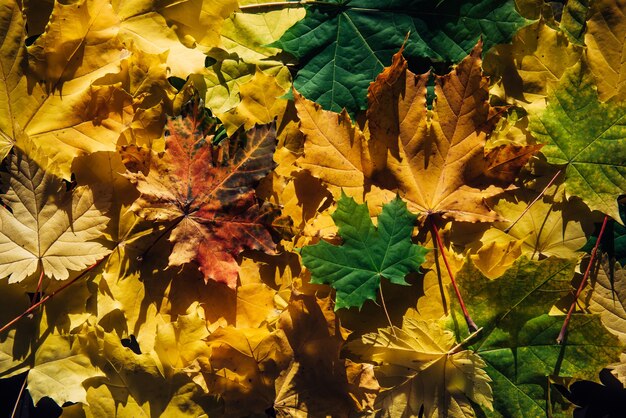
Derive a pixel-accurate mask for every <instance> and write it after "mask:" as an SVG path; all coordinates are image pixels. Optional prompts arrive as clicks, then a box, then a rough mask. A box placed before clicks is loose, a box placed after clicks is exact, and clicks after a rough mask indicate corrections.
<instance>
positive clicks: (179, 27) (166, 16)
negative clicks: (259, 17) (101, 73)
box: [114, 0, 237, 79]
mask: <svg viewBox="0 0 626 418" xmlns="http://www.w3.org/2000/svg"><path fill="white" fill-rule="evenodd" d="M114 3H115V4H114V10H115V12H116V13H117V15H118V17H119V19H120V38H121V39H122V41H123V42H125V43H128V42H131V41H132V42H134V43H136V44H137V46H138V47H139V48H141V49H143V50H144V51H146V52H148V53H152V54H160V53H163V52H165V51H168V55H167V66H168V67H169V69H170V71H171V73H170V75H173V76H176V77H180V78H183V79H184V78H186V77H187V76H188V75H189V74H193V73H197V72H200V71H202V69H203V68H204V64H205V59H206V55H205V52H207V51H208V50H209V49H211V48H212V47H217V46H218V44H219V33H220V28H221V25H222V24H223V22H224V19H225V18H227V17H228V16H229V15H230V14H231V13H232V12H233V11H234V10H235V8H236V7H237V2H236V1H235V0H201V1H191V0H183V1H176V0H166V1H155V0H146V1H134V0H119V1H116V2H114Z"/></svg>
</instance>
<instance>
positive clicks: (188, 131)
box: [126, 100, 276, 288]
mask: <svg viewBox="0 0 626 418" xmlns="http://www.w3.org/2000/svg"><path fill="white" fill-rule="evenodd" d="M167 127H168V132H169V133H168V135H167V137H166V150H165V153H164V154H163V156H162V157H157V156H154V157H153V158H152V159H151V162H150V172H149V173H148V175H144V174H143V173H142V172H138V173H131V172H128V173H127V174H126V176H127V178H129V179H130V180H131V181H132V182H133V183H135V184H136V185H137V188H138V190H139V191H140V192H141V196H140V197H139V198H138V199H137V200H136V201H135V202H134V203H133V206H132V209H133V210H134V211H135V212H136V213H137V214H139V215H140V216H141V217H143V218H145V219H147V220H158V221H169V222H172V224H171V227H170V228H171V231H172V232H171V234H170V236H169V240H170V241H171V242H173V243H174V248H173V249H172V253H171V255H170V257H169V265H170V266H178V265H182V264H184V263H187V262H189V261H191V260H196V261H197V262H198V264H199V265H200V267H199V268H200V270H201V271H202V272H203V274H204V278H205V281H208V280H209V279H212V280H215V281H218V282H222V283H226V284H228V286H230V287H232V288H234V287H235V286H236V283H237V271H238V267H237V262H236V260H235V257H237V255H238V254H239V253H240V252H241V251H243V250H244V249H255V250H263V251H266V252H273V251H274V248H275V244H274V242H273V241H272V237H271V235H270V227H271V221H272V219H273V218H274V217H275V216H276V210H275V209H274V208H273V207H272V206H271V205H269V204H268V203H262V204H259V203H257V201H256V198H255V192H254V189H253V187H254V186H255V185H256V183H257V182H258V181H259V180H260V179H261V178H263V177H264V176H265V175H266V174H267V173H269V171H270V170H271V169H272V164H273V163H272V152H273V151H274V147H275V142H276V139H275V130H274V128H273V126H259V127H256V128H253V129H252V130H250V131H248V132H247V134H246V137H245V138H242V139H240V138H239V136H234V137H232V138H230V139H228V140H224V141H223V142H222V143H221V144H220V145H213V144H212V143H211V140H212V135H210V134H209V132H210V131H211V130H212V129H213V130H214V129H215V126H214V124H213V123H212V122H211V121H210V119H209V118H208V115H207V113H206V111H205V110H204V108H203V107H202V106H201V104H200V103H199V101H198V100H192V101H190V102H189V103H188V105H187V106H186V107H185V109H183V111H182V114H181V116H178V117H176V118H170V119H169V121H168V125H167Z"/></svg>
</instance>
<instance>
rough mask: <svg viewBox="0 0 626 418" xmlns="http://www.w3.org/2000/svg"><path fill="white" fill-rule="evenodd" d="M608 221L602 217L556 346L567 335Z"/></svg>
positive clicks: (607, 217)
mask: <svg viewBox="0 0 626 418" xmlns="http://www.w3.org/2000/svg"><path fill="white" fill-rule="evenodd" d="M608 220H609V215H604V221H603V222H602V228H600V233H599V234H598V239H597V240H596V245H595V246H594V247H593V251H591V257H590V258H589V264H588V265H587V269H586V270H585V275H584V276H583V279H582V281H581V282H580V285H579V286H578V290H577V291H576V296H575V297H574V300H573V301H572V304H571V305H570V307H569V310H568V311H567V315H566V316H565V321H564V322H563V326H562V327H561V332H559V336H558V338H557V339H556V342H557V343H558V344H561V343H563V341H564V340H565V334H566V333H567V326H568V325H569V321H570V319H571V318H572V312H574V307H575V306H576V302H578V297H579V296H580V294H581V293H582V291H583V289H584V288H585V285H586V284H587V279H588V278H589V273H590V272H591V266H592V265H593V261H594V260H595V258H596V253H597V252H598V247H599V246H600V241H602V234H604V229H605V228H606V224H607V222H608Z"/></svg>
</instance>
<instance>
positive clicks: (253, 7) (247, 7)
mask: <svg viewBox="0 0 626 418" xmlns="http://www.w3.org/2000/svg"><path fill="white" fill-rule="evenodd" d="M312 5H313V6H335V7H339V6H340V4H337V3H331V2H328V1H311V0H309V1H307V0H302V1H272V2H267V3H261V4H244V5H241V6H239V11H241V12H243V13H259V12H263V10H264V9H270V10H271V9H294V8H298V7H304V6H312Z"/></svg>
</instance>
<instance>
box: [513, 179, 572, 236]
mask: <svg viewBox="0 0 626 418" xmlns="http://www.w3.org/2000/svg"><path fill="white" fill-rule="evenodd" d="M561 171H562V170H559V171H557V172H556V174H555V175H554V176H553V177H552V180H550V181H549V182H548V184H547V185H546V187H544V188H543V190H542V191H541V193H539V195H538V196H537V197H536V198H535V200H533V201H532V202H530V203H529V204H528V206H526V209H524V211H523V212H522V213H520V215H519V216H518V217H517V219H516V220H515V222H513V223H512V224H511V225H509V226H508V227H507V228H506V229H505V230H504V232H505V233H507V234H508V233H509V231H510V230H511V229H513V227H514V226H515V224H517V223H518V222H519V220H520V219H522V217H523V216H524V215H526V212H528V211H529V210H530V208H531V207H532V206H533V205H534V204H535V203H537V201H538V200H539V199H541V198H542V197H543V195H544V194H546V191H547V190H548V188H549V187H550V186H552V183H554V181H555V180H556V179H557V177H559V174H561Z"/></svg>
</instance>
